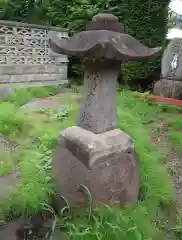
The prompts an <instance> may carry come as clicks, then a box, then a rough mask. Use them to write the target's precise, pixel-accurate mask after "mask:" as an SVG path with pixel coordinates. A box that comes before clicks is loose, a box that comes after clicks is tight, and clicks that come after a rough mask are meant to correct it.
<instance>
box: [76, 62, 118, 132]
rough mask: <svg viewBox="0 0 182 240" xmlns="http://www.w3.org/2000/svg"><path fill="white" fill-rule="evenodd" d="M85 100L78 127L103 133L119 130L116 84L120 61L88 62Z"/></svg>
mask: <svg viewBox="0 0 182 240" xmlns="http://www.w3.org/2000/svg"><path fill="white" fill-rule="evenodd" d="M85 65H86V68H87V70H86V71H85V76H84V99H83V102H82V104H81V109H80V116H79V119H78V126H80V127H82V128H84V129H86V130H89V131H92V132H94V133H101V132H105V131H109V130H112V129H115V128H117V124H118V121H117V113H116V82H117V76H118V74H119V70H120V64H119V62H118V61H106V60H105V61H104V62H102V61H101V62H100V61H96V62H93V63H92V62H86V63H85Z"/></svg>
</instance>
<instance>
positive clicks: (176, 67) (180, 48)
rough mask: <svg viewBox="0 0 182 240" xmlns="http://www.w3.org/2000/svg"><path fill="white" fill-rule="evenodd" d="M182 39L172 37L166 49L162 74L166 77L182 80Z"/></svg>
mask: <svg viewBox="0 0 182 240" xmlns="http://www.w3.org/2000/svg"><path fill="white" fill-rule="evenodd" d="M181 52H182V39H172V40H171V41H170V42H169V44H168V45H167V47H166V49H165V50H164V53H163V56H162V61H161V75H162V78H164V79H171V80H178V81H182V68H181V66H182V55H181Z"/></svg>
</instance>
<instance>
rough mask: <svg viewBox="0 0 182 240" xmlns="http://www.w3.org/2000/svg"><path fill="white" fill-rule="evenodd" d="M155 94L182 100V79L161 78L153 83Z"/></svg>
mask: <svg viewBox="0 0 182 240" xmlns="http://www.w3.org/2000/svg"><path fill="white" fill-rule="evenodd" d="M153 92H154V94H155V95H158V96H162V97H168V98H175V99H178V100H182V81H175V80H172V79H161V80H159V81H158V82H156V83H155V84H154V89H153Z"/></svg>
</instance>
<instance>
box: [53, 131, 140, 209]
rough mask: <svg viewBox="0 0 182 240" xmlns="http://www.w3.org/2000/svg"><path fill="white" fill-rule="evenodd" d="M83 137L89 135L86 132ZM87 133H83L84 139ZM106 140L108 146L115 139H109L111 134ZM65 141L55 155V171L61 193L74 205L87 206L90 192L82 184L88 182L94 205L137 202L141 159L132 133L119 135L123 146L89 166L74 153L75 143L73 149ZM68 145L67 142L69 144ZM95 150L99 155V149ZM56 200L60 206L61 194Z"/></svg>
mask: <svg viewBox="0 0 182 240" xmlns="http://www.w3.org/2000/svg"><path fill="white" fill-rule="evenodd" d="M84 137H85V138H86V135H84ZM84 137H83V136H81V138H82V143H83V141H84ZM88 139H89V137H88V138H87V139H85V146H86V145H87V143H88V142H89V141H90V140H89V141H88ZM72 140H73V139H72ZM74 140H75V139H74ZM105 140H106V139H105ZM107 140H108V142H107V143H105V147H107V146H108V145H109V144H110V143H111V142H112V143H113V142H114V139H110V143H109V137H108V139H107ZM117 140H118V138H117V137H116V141H117ZM63 142H64V140H63ZM90 143H91V141H90ZM118 144H119V143H118ZM63 145H64V143H62V144H61V145H60V147H59V148H58V149H57V151H56V152H55V154H54V157H53V174H54V177H55V182H56V186H57V193H58V196H64V197H65V198H66V199H67V200H68V202H69V203H70V204H71V205H72V206H73V207H82V206H86V205H87V204H88V196H87V193H84V189H83V187H81V186H83V185H85V186H86V187H87V188H88V189H89V191H90V193H91V195H92V199H93V203H94V204H95V205H98V204H100V203H106V204H109V203H112V202H114V201H119V202H120V204H121V205H125V204H134V203H136V201H137V197H138V191H139V162H138V156H137V154H136V151H135V149H134V146H133V143H132V141H130V137H129V136H127V135H126V134H123V140H122V139H121V138H120V148H121V150H119V146H117V147H116V148H115V149H117V153H113V154H111V155H110V156H109V157H107V156H106V157H105V159H104V158H103V159H102V161H101V162H98V164H95V165H94V166H93V167H92V168H91V169H88V168H87V167H86V166H85V165H84V164H83V163H82V162H81V161H80V160H78V159H77V158H76V157H75V156H74V155H73V154H72V153H71V151H73V152H74V154H75V151H77V149H74V147H75V148H76V147H77V146H74V147H73V148H70V149H71V151H69V150H68V149H67V148H66V147H64V146H63ZM83 145H84V144H83ZM101 145H102V139H101ZM101 145H100V146H101ZM116 145H117V143H116ZM66 146H68V145H67V144H66ZM100 146H99V147H100ZM102 147H103V146H102ZM102 147H101V148H102ZM113 147H114V146H113ZM101 148H100V149H101ZM87 149H88V148H87ZM87 149H85V152H86V151H87ZM107 151H108V150H106V152H107ZM110 151H112V149H110ZM100 153H101V152H100ZM95 154H96V155H97V152H96V151H95ZM75 155H76V156H79V153H78V152H77V153H76V154H75ZM102 156H104V154H103V153H101V158H102ZM86 160H87V159H86ZM83 161H84V159H83ZM57 202H58V205H59V206H60V205H61V204H63V201H61V200H60V199H59V198H58V200H57ZM60 207H61V206H60Z"/></svg>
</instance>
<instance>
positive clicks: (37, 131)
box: [0, 88, 181, 240]
mask: <svg viewBox="0 0 182 240" xmlns="http://www.w3.org/2000/svg"><path fill="white" fill-rule="evenodd" d="M21 91H22V92H23V93H22V92H21ZM26 93H27V94H26ZM55 93H57V90H56V89H55V88H43V89H40V88H39V89H20V90H18V91H17V94H16V96H12V97H10V98H7V99H5V100H3V101H2V102H1V103H0V132H1V133H2V134H4V135H6V136H7V137H8V138H9V139H11V140H14V141H17V143H18V144H19V147H18V150H17V152H16V157H17V156H18V164H17V165H16V171H19V172H21V179H20V182H19V183H18V185H17V188H16V189H15V191H14V192H13V193H12V196H11V198H9V199H8V200H6V201H4V202H2V203H1V206H0V216H1V220H3V219H5V218H7V217H11V216H16V215H25V214H29V215H30V214H33V213H36V212H37V211H39V210H40V209H41V208H42V205H41V204H42V203H49V199H50V197H51V195H52V194H54V184H53V182H52V176H51V160H52V152H53V151H54V150H55V148H56V147H57V145H58V140H59V137H60V134H61V131H63V130H64V129H65V128H66V127H69V126H72V125H75V123H76V119H77V115H78V110H79V104H78V103H77V102H76V100H75V98H76V94H75V98H74V97H73V98H71V97H70V93H69V94H68V95H66V94H65V95H64V103H65V102H66V103H67V108H66V109H65V107H64V108H61V105H60V109H58V110H57V111H56V112H55V111H52V112H51V111H50V110H46V109H42V110H41V111H40V112H39V113H37V112H36V113H34V112H32V111H30V110H25V109H20V106H21V105H22V104H24V103H26V102H27V101H30V100H32V99H33V98H35V97H39V98H40V97H46V96H50V95H52V94H55ZM27 96H28V97H27ZM78 96H79V94H78ZM24 98H25V99H24ZM16 99H17V101H16ZM117 106H118V117H119V127H120V129H121V130H123V131H125V132H127V133H128V134H129V135H131V136H132V137H133V139H134V142H135V145H136V150H137V152H138V155H139V159H140V183H141V188H140V197H139V201H138V203H137V204H136V206H133V207H125V208H122V209H115V208H114V207H113V208H110V207H108V206H104V207H103V208H102V209H91V210H90V211H88V212H85V213H82V214H79V215H74V216H70V217H69V218H68V219H63V218H61V223H62V225H64V231H66V232H67V233H68V234H69V236H70V239H75V240H76V239H83V240H90V239H92V240H93V239H94V240H95V239H104V240H106V239H126V240H140V239H142V240H149V239H159V237H160V238H161V239H162V236H163V229H162V228H161V225H162V224H163V223H160V224H157V222H156V221H155V220H156V214H157V212H158V211H159V208H160V207H161V206H168V205H169V204H171V203H172V202H173V201H174V197H173V193H172V179H171V176H170V174H169V173H168V171H167V168H166V167H165V165H164V159H163V158H164V156H163V154H162V153H161V152H157V151H156V149H155V147H154V146H153V145H152V144H151V139H150V127H149V126H148V125H149V123H150V122H151V121H157V120H160V119H163V120H164V121H165V122H166V126H168V128H169V131H166V134H169V135H170V132H172V133H175V134H176V133H179V129H180V128H181V127H180V126H181V113H180V111H181V110H180V109H177V108H174V107H168V106H165V105H159V104H154V103H150V102H147V101H141V100H138V99H136V98H135V97H134V96H133V95H132V94H131V93H130V92H127V91H119V92H118V94H117ZM42 116H43V117H42ZM50 116H54V117H52V118H50ZM171 119H172V120H171ZM175 134H174V135H175ZM171 139H172V141H174V138H173V137H172V138H171ZM180 141H181V138H180ZM174 143H176V142H174ZM177 145H180V142H179V143H178V144H177ZM7 162H8V161H7ZM0 167H1V169H0V173H1V176H2V175H4V174H5V173H8V172H11V171H14V169H12V166H11V164H10V166H3V165H0ZM90 198H91V196H90Z"/></svg>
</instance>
